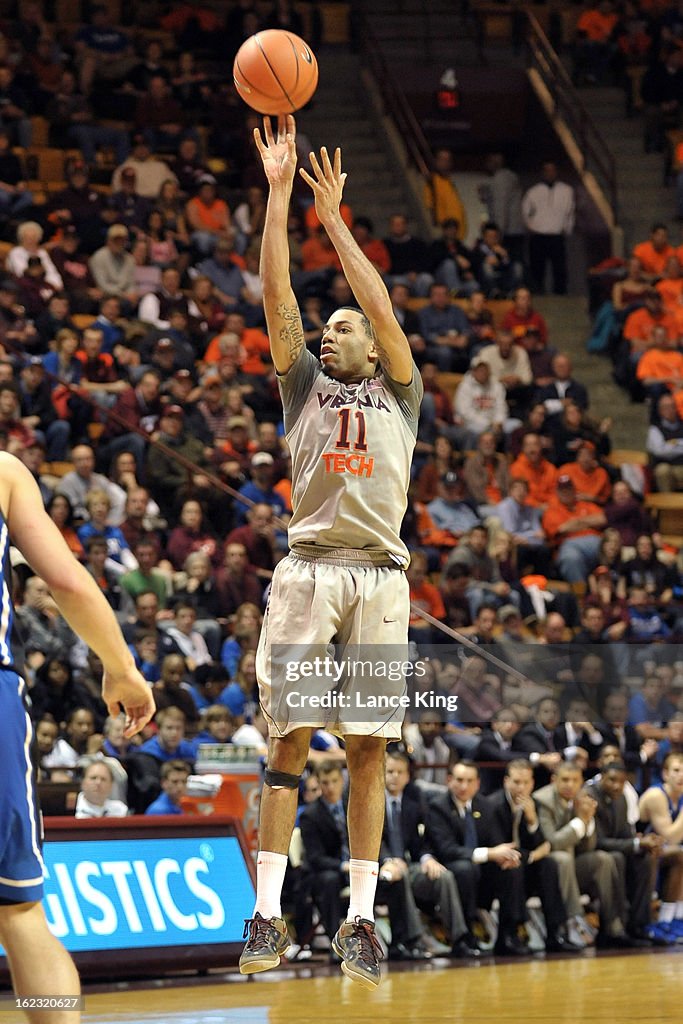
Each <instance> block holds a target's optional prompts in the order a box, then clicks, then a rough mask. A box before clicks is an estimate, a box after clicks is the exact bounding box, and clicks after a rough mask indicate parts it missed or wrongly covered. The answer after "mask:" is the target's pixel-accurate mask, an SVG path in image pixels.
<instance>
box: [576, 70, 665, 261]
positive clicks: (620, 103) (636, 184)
mask: <svg viewBox="0 0 683 1024" xmlns="http://www.w3.org/2000/svg"><path fill="white" fill-rule="evenodd" d="M579 95H580V96H581V99H582V101H583V104H584V106H585V107H586V109H587V110H588V112H589V114H590V116H591V118H592V119H593V121H594V122H595V125H596V127H597V128H598V130H599V131H600V133H601V134H602V136H603V138H604V139H605V141H606V142H607V144H608V146H609V148H610V150H611V152H612V153H613V154H614V157H615V159H616V162H617V183H618V185H617V187H618V203H619V223H620V224H621V226H622V227H623V229H624V251H625V252H630V251H631V249H632V248H633V246H634V245H635V244H636V243H637V242H641V241H643V239H645V238H647V237H648V235H649V233H650V228H651V226H652V224H653V223H654V222H655V221H663V222H664V223H670V222H671V221H672V219H673V217H674V216H675V213H676V200H675V195H674V191H673V189H672V188H671V187H670V186H666V185H665V184H664V180H663V179H664V154H662V153H645V151H644V148H643V124H642V117H640V116H639V115H637V114H636V115H635V116H634V117H631V118H628V117H626V114H625V103H624V93H623V90H622V89H618V88H615V87H586V88H581V89H579Z"/></svg>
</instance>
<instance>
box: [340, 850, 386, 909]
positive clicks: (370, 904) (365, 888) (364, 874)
mask: <svg viewBox="0 0 683 1024" xmlns="http://www.w3.org/2000/svg"><path fill="white" fill-rule="evenodd" d="M378 875H379V864H378V863H377V861H376V860H353V858H352V859H351V860H350V861H349V884H350V886H351V900H350V902H349V912H348V914H347V915H346V920H347V921H355V919H356V918H357V917H364V918H365V920H366V921H374V920H375V892H376V891H377V877H378Z"/></svg>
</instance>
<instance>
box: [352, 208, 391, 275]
mask: <svg viewBox="0 0 683 1024" xmlns="http://www.w3.org/2000/svg"><path fill="white" fill-rule="evenodd" d="M351 234H352V235H353V237H354V238H355V239H356V242H357V243H358V245H359V246H360V248H361V250H362V252H363V253H364V255H365V256H367V258H368V259H369V260H370V262H371V263H372V265H373V267H374V268H375V270H376V271H377V272H378V273H379V274H382V276H384V274H388V273H389V268H390V266H391V260H390V259H389V250H388V249H387V247H386V245H385V244H384V242H383V241H382V240H381V239H380V238H375V237H374V226H373V223H372V221H371V220H370V218H369V217H356V219H355V220H354V222H353V228H352V229H351Z"/></svg>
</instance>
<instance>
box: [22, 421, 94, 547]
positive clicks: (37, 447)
mask: <svg viewBox="0 0 683 1024" xmlns="http://www.w3.org/2000/svg"><path fill="white" fill-rule="evenodd" d="M46 452H47V449H46V447H45V442H44V441H42V440H41V439H40V438H39V437H38V436H36V437H34V439H33V442H32V443H31V444H28V445H26V447H25V448H24V450H23V451H22V452H20V453H19V458H20V459H21V461H22V462H23V463H24V465H25V466H26V468H27V470H28V471H29V473H30V474H31V476H32V477H33V479H34V480H35V482H36V486H37V487H38V490H39V491H40V496H41V498H42V499H43V504H44V505H45V506H47V504H48V503H49V502H50V501H51V500H52V498H53V495H54V489H53V484H52V481H54V477H52V476H49V477H45V476H42V475H41V472H40V468H41V466H42V465H43V463H44V462H45V458H46ZM48 481H50V482H48ZM77 539H78V538H77ZM78 545H79V547H80V541H78ZM81 550H82V549H81Z"/></svg>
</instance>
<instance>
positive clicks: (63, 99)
mask: <svg viewBox="0 0 683 1024" xmlns="http://www.w3.org/2000/svg"><path fill="white" fill-rule="evenodd" d="M45 118H46V119H47V120H48V121H49V122H50V145H51V146H58V147H60V148H63V149H68V148H69V147H70V146H73V145H75V146H76V147H77V148H78V149H80V151H81V153H82V154H83V159H84V161H85V163H86V164H89V165H90V166H92V165H94V163H95V160H96V156H97V150H98V149H100V148H102V147H104V146H107V147H109V146H110V147H111V148H112V149H113V150H114V153H115V154H116V160H117V163H123V161H124V160H125V159H126V157H127V156H128V152H129V150H130V143H129V141H128V133H127V132H125V131H123V130H122V129H121V128H113V127H109V126H107V125H104V124H100V123H98V122H96V121H95V115H94V113H93V109H92V105H91V104H90V102H89V100H88V99H87V97H86V96H84V95H83V93H82V92H80V91H79V88H78V83H77V80H76V76H75V75H74V73H73V71H69V70H68V69H66V68H65V69H64V70H63V71H62V74H61V78H60V82H59V86H58V88H57V90H56V92H55V93H54V95H53V96H52V97H51V99H50V101H49V103H48V104H47V106H46V108H45Z"/></svg>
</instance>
